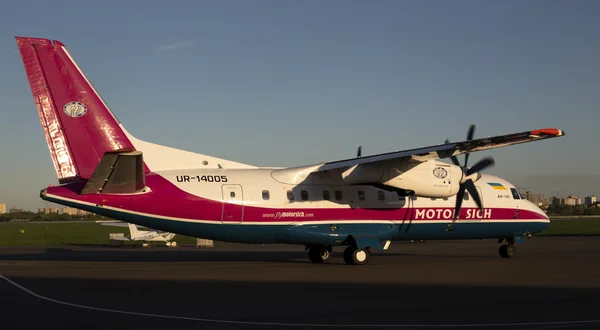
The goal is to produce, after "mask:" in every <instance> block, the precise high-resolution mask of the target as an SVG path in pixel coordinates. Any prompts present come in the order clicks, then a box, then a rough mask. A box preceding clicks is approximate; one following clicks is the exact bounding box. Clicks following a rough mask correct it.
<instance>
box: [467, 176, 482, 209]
mask: <svg viewBox="0 0 600 330" xmlns="http://www.w3.org/2000/svg"><path fill="white" fill-rule="evenodd" d="M463 184H464V186H465V188H467V191H468V192H469V194H471V196H472V197H473V199H474V200H475V203H476V204H477V206H478V207H479V209H480V210H481V209H483V205H481V197H479V192H477V188H475V184H474V183H473V180H471V179H469V180H467V181H465V183H463Z"/></svg>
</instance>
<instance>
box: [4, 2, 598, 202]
mask: <svg viewBox="0 0 600 330" xmlns="http://www.w3.org/2000/svg"><path fill="white" fill-rule="evenodd" d="M599 14H600V2H598V1H584V0H579V1H569V0H563V1H556V0H545V1H542V0H537V1H536V0H532V1H521V0H505V1H491V0H472V1H464V0H454V1H445V0H437V1H434V0H421V1H402V0H390V1H383V0H381V1H378V0H369V1H355V0H345V1H342V0H330V1H315V0H303V1H275V0H273V1H267V0H264V1H258V0H238V1H231V0H223V1H200V0H195V1H179V0H172V1H144V2H143V3H142V2H138V1H133V0H130V1H70V0H68V1H67V0H64V1H56V2H48V1H41V0H40V1H31V0H19V1H12V0H10V1H3V2H2V3H1V4H0V137H1V138H0V202H4V203H7V204H8V207H19V208H25V209H32V210H35V209H37V208H39V207H45V206H46V202H44V201H43V200H41V199H40V198H39V191H40V190H41V189H43V188H45V187H46V186H48V185H50V184H57V183H58V181H57V178H56V175H55V172H54V168H53V166H52V163H51V159H50V154H49V152H48V148H47V146H46V142H45V140H44V135H43V132H42V128H41V125H40V121H39V118H38V115H37V112H36V109H35V106H34V103H33V98H32V96H31V91H30V89H29V85H28V83H27V78H26V76H25V72H24V69H23V64H22V62H21V59H20V57H19V53H18V50H17V46H16V42H15V40H14V37H15V36H30V37H43V38H50V39H55V40H59V41H61V42H63V43H64V44H66V46H67V48H68V49H69V51H70V53H71V54H72V55H73V57H74V58H75V60H76V61H77V62H78V64H79V65H80V67H81V68H82V70H83V71H84V72H85V74H86V75H87V76H88V78H89V79H90V80H91V82H92V83H93V84H94V86H95V87H96V89H97V90H98V92H99V93H100V95H101V96H102V97H103V99H104V100H105V101H106V103H107V104H108V105H109V107H110V108H111V109H112V111H113V112H114V113H115V115H116V116H117V117H118V118H119V120H120V121H121V122H122V123H123V124H124V125H125V127H126V128H127V130H128V131H129V132H130V133H132V134H133V135H135V136H136V137H137V138H140V139H142V140H146V141H150V142H154V143H159V144H163V145H168V146H171V147H176V148H179V149H184V150H189V151H193V152H198V153H202V154H208V155H211V156H215V157H220V158H225V159H229V160H234V161H238V162H242V163H248V164H252V165H262V166H297V165H308V164H313V163H316V162H320V161H333V160H339V159H345V158H349V157H353V156H354V155H355V154H356V148H357V146H358V145H362V153H363V155H364V156H366V155H369V154H376V153H382V152H389V151H394V150H403V149H411V148H417V147H425V146H430V145H435V144H439V143H443V142H444V140H445V139H446V138H449V139H451V140H452V141H460V140H463V139H465V138H466V134H467V129H468V127H469V125H470V124H475V125H476V127H477V129H476V131H475V137H485V136H494V135H500V134H508V133H515V132H522V131H527V130H532V129H538V128H544V127H556V128H559V129H562V130H564V131H565V133H566V135H565V136H564V137H561V138H558V139H550V140H545V141H539V142H533V143H527V144H521V145H516V146H510V147H506V148H500V149H495V150H491V151H484V152H477V153H473V154H472V155H471V156H470V159H469V164H471V165H472V164H474V163H475V162H476V161H477V160H479V159H481V158H482V157H486V156H493V157H494V158H495V160H496V165H495V167H493V168H491V169H488V170H486V173H490V174H494V175H498V176H500V177H503V178H505V179H507V180H508V181H510V182H512V183H513V184H515V185H517V186H519V187H523V188H526V190H530V191H532V192H534V193H545V194H547V195H556V194H557V192H558V191H560V195H561V196H566V195H568V194H569V193H572V194H574V195H577V196H578V197H582V198H583V197H584V196H586V195H589V194H596V195H600V174H598V171H599V169H600V166H599V164H600V153H599V152H598V150H599V149H598V147H599V145H600V129H599V128H600V110H599V108H600V65H599V64H600V62H599V61H600V43H599V42H598V31H600V21H599V20H598V19H597V18H598V16H599ZM459 159H460V161H461V162H463V161H464V156H460V157H459Z"/></svg>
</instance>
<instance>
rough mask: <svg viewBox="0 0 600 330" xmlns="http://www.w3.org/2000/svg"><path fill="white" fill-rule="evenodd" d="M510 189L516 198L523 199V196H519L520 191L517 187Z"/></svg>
mask: <svg viewBox="0 0 600 330" xmlns="http://www.w3.org/2000/svg"><path fill="white" fill-rule="evenodd" d="M510 191H511V192H512V195H513V198H514V199H521V197H520V196H519V192H518V191H517V189H515V188H510Z"/></svg>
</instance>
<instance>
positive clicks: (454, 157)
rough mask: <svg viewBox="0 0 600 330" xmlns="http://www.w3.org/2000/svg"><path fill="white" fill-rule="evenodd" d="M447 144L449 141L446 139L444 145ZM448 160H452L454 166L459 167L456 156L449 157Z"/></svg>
mask: <svg viewBox="0 0 600 330" xmlns="http://www.w3.org/2000/svg"><path fill="white" fill-rule="evenodd" d="M448 143H450V139H446V144H448ZM450 159H451V160H452V162H453V163H454V165H456V166H458V167H461V166H460V163H459V162H458V158H456V156H451V157H450Z"/></svg>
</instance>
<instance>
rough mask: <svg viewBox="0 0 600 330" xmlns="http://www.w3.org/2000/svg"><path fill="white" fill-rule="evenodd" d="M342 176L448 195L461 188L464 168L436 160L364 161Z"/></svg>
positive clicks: (428, 194) (422, 193)
mask: <svg viewBox="0 0 600 330" xmlns="http://www.w3.org/2000/svg"><path fill="white" fill-rule="evenodd" d="M342 179H343V180H344V182H346V183H348V184H373V183H379V184H382V185H386V186H389V187H391V188H397V189H402V190H409V191H413V192H414V195H415V196H422V197H429V198H445V197H450V196H454V195H456V193H457V192H458V189H459V186H460V180H461V179H462V169H461V168H460V167H458V166H455V165H452V164H447V163H443V162H440V161H436V160H431V161H426V162H423V163H418V164H415V163H401V164H390V166H385V167H382V166H373V165H369V164H361V165H355V166H353V167H351V168H349V169H347V170H345V171H344V172H342Z"/></svg>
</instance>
